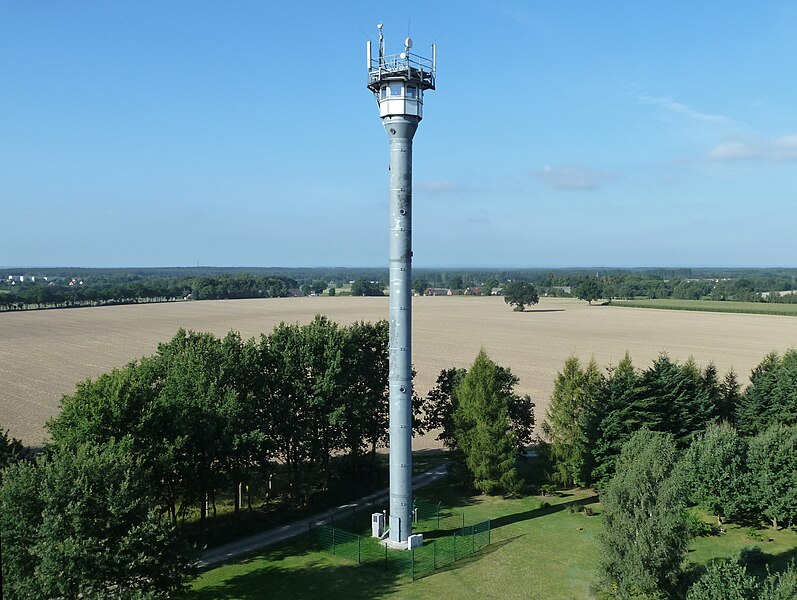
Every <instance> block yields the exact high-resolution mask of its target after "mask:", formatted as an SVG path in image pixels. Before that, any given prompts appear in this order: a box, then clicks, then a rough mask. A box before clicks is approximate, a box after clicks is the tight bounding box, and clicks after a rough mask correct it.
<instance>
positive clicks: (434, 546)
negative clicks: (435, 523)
mask: <svg viewBox="0 0 797 600" xmlns="http://www.w3.org/2000/svg"><path fill="white" fill-rule="evenodd" d="M432 567H433V568H435V569H436V568H437V540H432Z"/></svg>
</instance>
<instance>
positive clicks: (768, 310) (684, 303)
mask: <svg viewBox="0 0 797 600" xmlns="http://www.w3.org/2000/svg"><path fill="white" fill-rule="evenodd" d="M609 306H630V307H633V308H660V309H664V310H698V311H706V312H727V313H753V314H762V315H786V316H795V315H797V304H778V303H772V304H770V303H767V302H730V301H717V300H673V299H669V298H659V299H655V300H650V299H645V300H612V303H611V304H610V305H609Z"/></svg>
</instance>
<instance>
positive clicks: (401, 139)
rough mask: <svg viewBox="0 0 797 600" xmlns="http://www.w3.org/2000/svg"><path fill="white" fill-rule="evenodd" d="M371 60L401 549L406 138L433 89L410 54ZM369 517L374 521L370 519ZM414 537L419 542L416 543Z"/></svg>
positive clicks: (408, 346) (408, 408) (393, 526)
mask: <svg viewBox="0 0 797 600" xmlns="http://www.w3.org/2000/svg"><path fill="white" fill-rule="evenodd" d="M377 27H378V29H379V56H378V57H377V58H374V57H373V56H372V54H371V42H370V41H369V42H368V43H367V54H368V62H367V65H368V89H369V90H371V91H372V92H373V93H374V96H375V98H376V102H377V104H378V106H379V116H380V117H381V119H382V125H384V127H385V131H386V132H387V135H388V139H389V141H390V346H389V350H390V375H389V385H390V520H389V523H388V524H389V529H390V531H389V539H388V543H389V545H391V546H394V547H404V548H406V547H407V543H408V538H409V536H410V535H411V534H412V339H411V338H412V138H413V136H414V135H415V131H416V130H417V129H418V123H420V121H421V118H422V117H423V93H424V91H426V90H433V89H435V70H436V62H437V60H436V55H437V52H436V48H435V46H434V45H432V58H431V60H430V59H428V58H422V57H420V56H418V55H416V54H414V53H412V52H411V51H410V50H411V49H412V40H411V39H410V38H406V39H405V40H404V51H403V52H401V53H400V54H392V55H385V44H384V37H383V35H382V25H381V23H380V24H379V25H377ZM375 516H377V515H375ZM419 537H420V536H419Z"/></svg>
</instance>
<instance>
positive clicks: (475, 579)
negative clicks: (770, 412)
mask: <svg viewBox="0 0 797 600" xmlns="http://www.w3.org/2000/svg"><path fill="white" fill-rule="evenodd" d="M422 495H423V496H424V497H426V498H428V499H430V500H432V499H434V500H440V499H442V500H443V503H444V504H447V505H449V506H453V507H455V508H456V509H457V510H461V511H463V512H464V513H465V515H466V520H467V522H469V523H475V522H478V521H481V520H484V519H487V518H490V519H492V524H493V529H492V539H493V543H492V545H491V546H489V547H488V548H486V549H485V550H484V551H482V552H481V553H479V554H477V555H475V556H472V557H469V558H466V559H464V560H461V561H459V562H457V563H455V564H454V566H453V568H448V569H442V570H439V571H436V572H435V573H433V574H432V575H429V576H427V577H424V578H422V579H419V580H417V581H414V582H413V581H411V580H410V578H409V577H406V576H399V575H395V574H391V573H388V572H385V571H384V570H382V569H380V568H376V567H371V566H363V567H358V566H357V565H354V564H352V563H351V562H348V561H345V560H342V559H340V558H337V557H334V556H331V555H329V554H327V553H322V552H318V551H317V550H316V547H315V544H314V542H313V540H312V539H311V538H310V537H309V536H305V537H304V538H301V539H298V540H295V541H293V542H290V543H287V544H283V545H281V546H279V547H275V548H272V549H269V550H267V551H265V552H262V553H259V554H256V555H253V556H251V557H249V558H247V559H245V560H242V561H239V562H235V563H231V564H228V565H225V566H222V567H219V568H216V569H212V570H209V571H207V572H205V573H203V574H201V575H200V576H199V577H198V578H197V579H196V580H195V581H194V582H193V584H192V589H191V591H190V592H189V593H187V594H186V595H185V599H186V600H211V599H220V600H224V599H230V600H231V599H233V598H236V599H254V598H263V597H274V598H296V599H304V598H306V599H315V598H319V597H323V598H329V599H331V600H336V599H340V600H347V599H349V598H354V599H365V598H388V597H390V598H395V599H396V600H402V599H405V598H406V599H408V600H409V599H413V600H414V599H427V598H428V599H430V600H437V599H439V598H485V599H490V598H495V599H504V598H505V599H515V598H517V599H521V598H522V599H540V600H565V599H579V600H581V599H585V598H591V597H593V596H592V593H591V590H590V587H591V584H592V583H593V581H594V579H595V574H596V569H597V566H598V561H599V554H600V550H599V547H598V542H597V534H598V532H599V531H600V529H601V521H600V513H601V509H600V505H599V504H598V502H597V498H596V496H595V494H594V493H593V492H592V491H591V490H571V491H567V492H564V495H563V496H562V497H559V498H546V499H541V498H538V497H527V498H520V499H513V500H505V499H502V498H493V497H484V496H463V495H461V493H460V491H459V488H456V487H453V486H450V485H447V484H438V485H435V486H432V487H430V488H427V489H425V490H423V494H422ZM544 500H545V501H547V502H549V503H550V506H547V507H546V506H544V505H542V502H543V501H544ZM579 505H581V506H589V507H590V508H592V509H593V511H594V513H595V516H593V517H588V516H586V515H585V514H584V512H574V511H572V510H571V508H570V507H576V506H579ZM703 516H704V517H705V519H706V520H707V521H711V517H709V516H708V515H703ZM750 533H751V531H750V530H749V528H748V527H740V526H737V525H733V524H731V525H728V526H727V527H726V532H725V533H724V534H722V535H719V536H716V535H715V536H710V537H701V538H698V539H696V540H695V541H694V542H693V543H692V545H691V548H690V551H689V555H688V558H687V561H688V564H687V566H688V567H690V568H694V567H695V566H698V565H704V564H706V562H708V561H710V560H712V559H715V558H721V557H733V556H737V555H738V553H739V550H740V549H741V548H743V547H745V546H752V545H757V546H760V547H761V548H762V549H763V550H764V551H765V552H766V553H767V555H768V557H769V559H770V565H771V566H772V567H773V568H775V569H780V568H782V567H783V566H785V564H786V563H787V562H788V561H789V560H791V559H793V558H795V556H796V555H797V532H795V531H773V530H770V529H766V528H764V529H760V530H758V531H757V532H753V533H754V535H753V536H752V537H751V535H750ZM266 591H268V593H266Z"/></svg>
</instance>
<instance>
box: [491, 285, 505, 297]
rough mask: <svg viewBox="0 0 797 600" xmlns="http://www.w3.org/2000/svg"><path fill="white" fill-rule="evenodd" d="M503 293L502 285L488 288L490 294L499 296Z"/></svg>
mask: <svg viewBox="0 0 797 600" xmlns="http://www.w3.org/2000/svg"><path fill="white" fill-rule="evenodd" d="M503 293H504V288H502V287H494V288H493V289H491V290H490V295H491V296H500V295H501V294H503Z"/></svg>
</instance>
